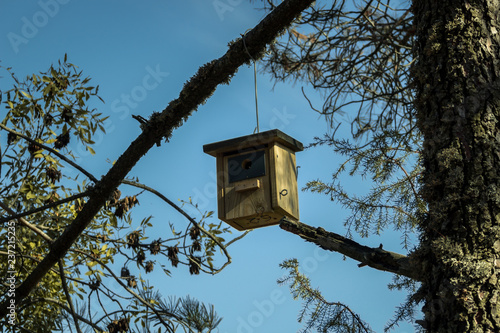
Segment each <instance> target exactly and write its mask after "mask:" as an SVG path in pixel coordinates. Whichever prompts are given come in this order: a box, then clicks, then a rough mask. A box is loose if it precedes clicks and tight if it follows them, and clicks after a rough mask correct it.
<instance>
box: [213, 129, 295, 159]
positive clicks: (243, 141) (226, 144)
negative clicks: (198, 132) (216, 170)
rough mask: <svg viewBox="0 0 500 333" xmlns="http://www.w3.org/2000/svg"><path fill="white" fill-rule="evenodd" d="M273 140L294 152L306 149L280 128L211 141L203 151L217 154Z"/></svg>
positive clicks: (258, 145) (263, 144) (256, 145)
mask: <svg viewBox="0 0 500 333" xmlns="http://www.w3.org/2000/svg"><path fill="white" fill-rule="evenodd" d="M273 142H278V143H281V144H282V145H283V146H285V147H287V148H288V149H290V150H292V151H294V152H297V151H302V150H304V146H303V145H302V142H300V141H297V140H295V139H294V138H292V137H291V136H289V135H287V134H285V133H283V132H282V131H280V130H278V129H273V130H270V131H266V132H260V133H256V134H251V135H246V136H241V137H239V138H234V139H229V140H225V141H219V142H214V143H209V144H206V145H204V146H203V151H204V152H205V153H207V154H209V155H212V156H217V154H218V153H227V152H232V151H241V150H245V149H248V148H254V147H260V146H265V145H268V144H270V143H273Z"/></svg>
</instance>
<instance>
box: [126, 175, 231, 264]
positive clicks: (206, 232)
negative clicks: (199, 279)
mask: <svg viewBox="0 0 500 333" xmlns="http://www.w3.org/2000/svg"><path fill="white" fill-rule="evenodd" d="M122 183H123V184H127V185H130V186H135V187H138V188H142V189H144V190H146V191H149V192H151V193H153V194H155V195H156V196H158V197H159V198H160V199H162V200H163V201H165V202H166V203H167V204H169V205H170V206H171V207H172V208H174V209H175V210H176V211H177V212H179V213H180V214H181V215H182V216H184V217H185V218H186V219H187V220H188V221H189V222H191V223H192V224H193V225H195V226H196V227H197V228H198V229H199V230H200V231H201V232H203V233H204V234H205V235H207V237H208V238H210V239H211V240H212V241H213V242H214V243H215V244H217V245H218V246H219V248H220V249H221V251H222V252H223V253H224V255H225V256H226V258H227V261H226V262H225V263H224V265H222V266H221V268H219V269H216V270H214V271H212V272H210V273H211V274H217V273H219V272H220V271H222V270H223V269H224V268H225V267H226V266H227V265H229V264H230V263H231V256H230V255H229V252H227V249H226V246H224V244H222V243H221V242H220V241H219V240H218V239H217V238H216V237H215V236H214V235H212V234H211V233H210V232H208V231H206V230H205V229H204V228H203V227H202V226H201V225H200V224H199V223H198V222H196V221H195V220H194V219H193V218H192V217H191V216H190V215H189V214H188V213H186V212H185V211H184V210H183V209H182V208H181V207H179V206H178V205H176V204H175V203H174V202H173V201H172V200H170V199H169V198H167V197H166V196H164V195H163V194H161V193H160V192H158V191H157V190H155V189H154V188H151V187H149V186H146V185H144V184H141V183H138V182H134V181H131V180H126V179H124V180H123V181H122Z"/></svg>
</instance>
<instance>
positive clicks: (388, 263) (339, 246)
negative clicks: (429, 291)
mask: <svg viewBox="0 0 500 333" xmlns="http://www.w3.org/2000/svg"><path fill="white" fill-rule="evenodd" d="M280 228H281V229H283V230H286V231H288V232H291V233H293V234H295V235H298V236H299V237H301V238H302V239H305V240H306V241H308V242H311V243H314V244H316V245H318V246H319V247H321V248H322V249H324V250H329V251H335V252H339V253H341V254H343V255H345V256H347V257H349V258H351V259H354V260H357V261H359V262H360V264H359V265H358V266H359V267H363V266H370V267H372V268H375V269H378V270H381V271H386V272H391V273H395V274H398V275H404V276H406V277H409V278H411V279H414V280H417V281H419V280H420V278H419V276H418V270H417V269H416V267H415V265H414V263H412V262H411V259H410V257H407V256H405V255H402V254H398V253H394V252H390V251H386V250H383V249H382V245H381V246H380V247H378V248H372V247H368V246H364V245H361V244H359V243H356V242H355V241H353V240H351V239H348V238H345V237H343V236H341V235H338V234H336V233H333V232H328V231H326V230H325V229H323V228H321V227H319V228H314V227H311V226H309V225H307V224H304V223H301V222H295V221H291V220H288V219H287V218H282V219H281V223H280Z"/></svg>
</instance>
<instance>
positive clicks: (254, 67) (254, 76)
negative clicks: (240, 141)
mask: <svg viewBox="0 0 500 333" xmlns="http://www.w3.org/2000/svg"><path fill="white" fill-rule="evenodd" d="M248 31H250V29H248V30H247V31H245V34H244V35H243V46H244V47H245V51H247V53H248V56H249V57H250V59H252V61H253V81H254V90H255V116H256V118H257V127H256V129H255V130H254V131H253V132H254V133H255V132H256V131H257V133H260V128H259V99H258V97H257V62H256V61H255V59H254V58H253V57H252V55H251V54H250V52H248V49H247V44H246V43H245V39H246V36H247V32H248Z"/></svg>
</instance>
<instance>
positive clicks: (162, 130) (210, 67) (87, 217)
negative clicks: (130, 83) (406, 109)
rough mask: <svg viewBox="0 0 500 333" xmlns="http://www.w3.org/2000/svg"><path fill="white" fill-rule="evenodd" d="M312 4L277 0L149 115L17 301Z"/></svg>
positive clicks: (2, 309) (3, 311) (0, 310)
mask: <svg viewBox="0 0 500 333" xmlns="http://www.w3.org/2000/svg"><path fill="white" fill-rule="evenodd" d="M312 3H313V0H287V1H284V2H283V3H281V4H280V5H279V6H278V7H276V9H275V10H274V11H273V12H271V13H270V14H269V15H267V16H266V17H265V18H264V19H263V20H262V21H261V22H260V23H259V24H258V25H257V26H256V27H255V28H253V29H252V30H251V31H250V32H248V33H247V34H245V45H246V48H245V47H244V46H243V41H242V39H239V40H237V41H236V42H234V43H232V44H231V46H230V47H229V50H228V51H227V52H226V54H225V55H224V56H222V57H221V58H219V59H216V60H214V61H212V62H210V63H208V64H206V65H204V66H203V67H201V68H200V69H199V71H198V73H197V74H196V75H195V76H193V77H192V78H191V79H190V80H189V81H188V82H187V83H186V84H185V85H184V87H183V89H182V91H181V92H180V95H179V97H178V98H177V99H175V100H173V101H172V102H170V103H169V105H168V106H167V107H166V108H165V110H163V111H162V112H161V113H158V114H153V116H152V117H151V118H150V120H149V122H148V125H147V126H145V128H144V130H143V131H142V133H141V134H140V135H139V136H138V137H137V138H136V139H135V140H134V141H133V142H132V143H131V144H130V146H129V147H128V148H127V150H126V151H125V152H124V153H123V155H122V156H120V158H119V159H118V160H117V161H116V163H115V164H114V165H113V167H112V168H111V169H110V170H109V171H108V173H107V174H106V175H105V176H104V177H103V178H102V179H101V180H100V181H99V182H98V183H96V186H95V187H94V188H93V190H92V191H91V193H90V198H89V200H88V201H87V203H86V204H85V206H84V207H83V209H82V210H81V211H80V213H79V214H78V216H77V217H76V218H75V220H74V221H73V222H72V223H71V224H70V225H69V226H68V227H67V228H66V230H65V231H64V233H63V234H62V235H61V236H60V237H59V238H58V239H57V240H56V241H55V242H54V243H53V246H52V248H51V250H50V252H49V253H48V254H47V256H46V257H45V258H44V259H43V260H42V262H41V263H40V264H38V265H37V267H35V269H34V270H33V271H32V272H31V273H30V275H28V277H27V278H26V279H25V280H24V281H23V282H22V284H21V285H20V286H19V287H18V288H17V289H16V298H15V301H16V303H20V301H21V300H23V299H24V298H26V297H27V296H28V295H29V294H30V292H31V291H32V290H33V288H34V287H35V286H36V285H37V283H38V282H40V281H41V279H42V278H43V277H44V276H45V274H47V272H48V271H49V270H50V269H51V268H52V267H53V266H54V265H55V264H56V263H57V262H58V260H59V259H60V258H62V257H63V256H64V255H65V254H66V252H67V251H68V250H69V249H70V247H71V245H72V244H73V243H74V242H75V241H76V239H77V238H78V237H79V236H80V235H81V233H82V232H83V231H84V230H85V228H86V227H87V226H88V224H89V223H90V222H91V221H92V219H93V218H94V216H95V215H96V214H97V213H98V212H99V210H100V209H101V208H102V207H103V206H104V204H105V202H106V200H107V199H108V198H109V197H110V196H111V195H112V193H113V191H114V190H115V189H116V188H117V187H118V186H119V185H120V183H121V181H122V180H123V179H124V178H125V176H126V175H127V174H128V173H129V172H130V170H131V169H132V168H133V167H134V165H135V164H136V163H137V162H138V161H139V160H140V159H141V157H142V156H144V155H145V154H146V153H147V152H148V151H149V149H151V147H153V145H154V144H155V143H157V142H158V141H159V140H161V139H162V138H166V139H169V138H170V136H171V135H172V132H173V130H174V129H176V128H178V127H180V126H181V125H182V124H183V122H184V121H186V120H187V119H188V118H189V116H190V115H191V114H192V112H193V110H195V109H196V108H197V107H198V106H199V105H200V104H202V103H203V102H205V101H206V100H207V99H208V98H209V97H210V96H211V95H212V94H213V93H214V91H215V89H216V88H217V86H218V85H219V84H221V83H226V84H227V83H228V82H229V81H230V79H231V77H232V76H233V75H234V74H235V73H236V71H237V69H238V68H239V67H240V66H241V65H243V64H245V63H248V62H249V61H250V58H253V59H259V58H260V57H261V56H262V54H263V52H264V50H265V48H266V46H267V45H268V44H269V43H271V42H272V41H273V40H274V39H275V38H276V37H277V36H278V35H279V34H280V33H281V32H282V31H283V30H284V29H285V28H286V27H287V26H289V25H290V24H291V23H292V21H293V20H294V19H295V18H296V17H297V16H298V15H299V14H300V13H301V12H302V11H303V10H304V9H306V8H307V7H309V6H310V5H311V4H312ZM9 304H10V300H9V299H7V300H5V301H4V302H3V303H2V304H1V305H0V318H1V317H4V316H6V315H7V313H8V309H7V306H8V305H9Z"/></svg>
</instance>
